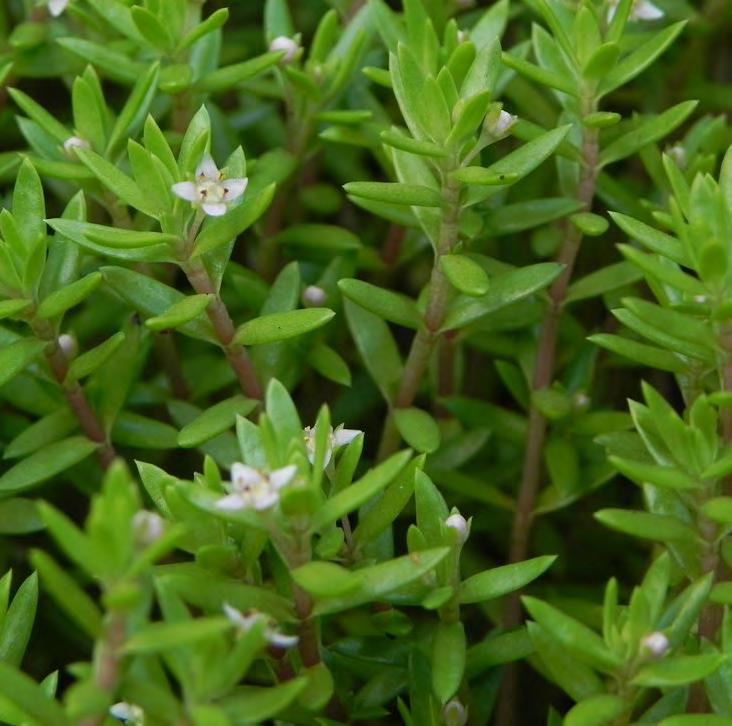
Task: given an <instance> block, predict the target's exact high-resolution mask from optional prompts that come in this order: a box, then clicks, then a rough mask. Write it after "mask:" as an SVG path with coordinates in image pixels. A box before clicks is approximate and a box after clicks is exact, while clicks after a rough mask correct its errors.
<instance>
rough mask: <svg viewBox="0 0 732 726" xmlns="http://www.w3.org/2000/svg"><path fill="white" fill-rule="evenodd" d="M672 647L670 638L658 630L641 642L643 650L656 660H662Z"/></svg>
mask: <svg viewBox="0 0 732 726" xmlns="http://www.w3.org/2000/svg"><path fill="white" fill-rule="evenodd" d="M670 647H671V644H670V643H669V642H668V638H667V637H666V636H665V635H664V634H663V633H661V632H660V631H658V630H655V631H654V632H652V633H649V634H648V635H646V636H645V637H644V638H643V639H642V640H641V648H643V650H645V651H646V653H648V654H649V655H651V656H653V657H654V658H660V657H661V656H663V655H665V654H666V651H668V649H669V648H670Z"/></svg>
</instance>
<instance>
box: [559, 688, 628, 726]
mask: <svg viewBox="0 0 732 726" xmlns="http://www.w3.org/2000/svg"><path fill="white" fill-rule="evenodd" d="M625 708H626V705H625V701H623V699H622V698H620V697H619V696H615V695H613V694H612V693H603V694H601V695H598V696H592V697H591V698H587V699H585V700H584V701H580V702H579V703H578V704H576V705H575V706H574V707H573V708H572V709H571V710H570V711H569V713H567V715H566V716H565V717H564V726H612V724H614V723H616V719H617V718H618V717H619V716H620V715H621V714H622V713H623V712H624V711H625Z"/></svg>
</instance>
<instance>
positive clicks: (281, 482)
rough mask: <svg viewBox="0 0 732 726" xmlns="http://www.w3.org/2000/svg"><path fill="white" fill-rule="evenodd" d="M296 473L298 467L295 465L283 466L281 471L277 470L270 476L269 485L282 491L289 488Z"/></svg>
mask: <svg viewBox="0 0 732 726" xmlns="http://www.w3.org/2000/svg"><path fill="white" fill-rule="evenodd" d="M296 473H297V467H296V466H295V465H294V464H290V465H289V466H283V467H282V468H281V469H275V470H274V471H273V472H272V473H271V474H270V475H269V483H270V484H271V485H272V486H273V487H274V488H275V489H282V487H284V486H287V484H289V483H290V482H291V481H292V478H293V477H294V476H295V474H296Z"/></svg>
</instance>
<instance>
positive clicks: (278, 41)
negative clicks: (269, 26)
mask: <svg viewBox="0 0 732 726" xmlns="http://www.w3.org/2000/svg"><path fill="white" fill-rule="evenodd" d="M269 49H270V51H272V52H275V51H278V50H283V51H285V55H284V56H283V58H282V61H283V62H284V63H289V62H290V61H292V60H294V59H295V56H296V55H297V53H298V51H299V50H300V44H299V43H298V42H297V40H295V39H294V38H288V37H287V36H286V35H278V36H277V37H276V38H274V39H273V40H272V42H271V43H270V44H269Z"/></svg>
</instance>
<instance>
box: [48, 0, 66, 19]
mask: <svg viewBox="0 0 732 726" xmlns="http://www.w3.org/2000/svg"><path fill="white" fill-rule="evenodd" d="M68 4H69V0H48V12H49V13H51V15H53V16H54V17H55V18H57V17H58V16H59V15H61V13H62V12H63V11H64V10H66V6H67V5H68Z"/></svg>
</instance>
